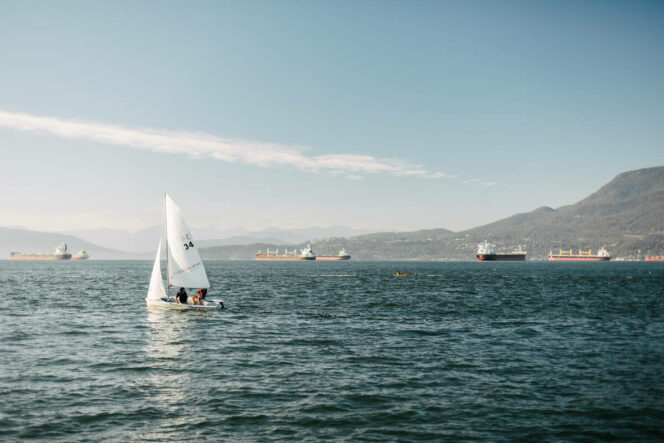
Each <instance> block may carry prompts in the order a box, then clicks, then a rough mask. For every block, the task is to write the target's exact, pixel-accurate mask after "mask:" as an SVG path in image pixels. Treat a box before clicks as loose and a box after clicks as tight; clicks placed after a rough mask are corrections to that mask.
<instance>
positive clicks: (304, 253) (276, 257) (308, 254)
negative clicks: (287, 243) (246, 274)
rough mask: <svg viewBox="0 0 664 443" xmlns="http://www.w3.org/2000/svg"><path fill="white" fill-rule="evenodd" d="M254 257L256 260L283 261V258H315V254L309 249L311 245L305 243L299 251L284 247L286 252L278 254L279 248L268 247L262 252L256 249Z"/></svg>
mask: <svg viewBox="0 0 664 443" xmlns="http://www.w3.org/2000/svg"><path fill="white" fill-rule="evenodd" d="M254 257H255V258H256V260H272V261H284V260H288V261H290V260H316V254H314V251H313V250H312V249H311V245H307V247H306V248H304V249H301V250H300V253H299V254H298V253H297V249H293V250H292V251H289V250H288V249H286V252H284V253H283V254H279V249H277V250H276V251H270V249H269V248H268V250H267V252H265V253H264V254H263V253H262V252H260V251H258V252H257V253H256V254H255V255H254Z"/></svg>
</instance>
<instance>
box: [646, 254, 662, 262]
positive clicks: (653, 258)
mask: <svg viewBox="0 0 664 443" xmlns="http://www.w3.org/2000/svg"><path fill="white" fill-rule="evenodd" d="M644 260H645V261H664V255H658V256H653V257H646V258H645V259H644Z"/></svg>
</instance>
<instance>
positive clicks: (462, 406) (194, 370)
mask: <svg viewBox="0 0 664 443" xmlns="http://www.w3.org/2000/svg"><path fill="white" fill-rule="evenodd" d="M151 265H152V263H151V262H149V261H145V262H99V261H97V262H95V261H91V262H80V263H75V262H69V263H54V262H51V263H27V262H25V263H17V262H9V261H1V262H0V282H1V283H2V287H3V288H5V290H6V294H7V296H8V299H7V300H6V306H5V307H4V309H2V310H0V325H1V326H0V369H1V370H2V373H3V377H2V378H0V399H2V400H0V439H2V440H26V439H38V440H42V439H43V440H61V441H98V440H101V439H110V440H116V441H126V440H145V441H173V440H204V439H210V440H218V439H226V440H261V439H263V440H265V439H269V440H278V439H283V440H289V441H292V440H301V439H340V440H344V439H347V440H386V439H400V440H441V439H451V440H464V439H465V440H470V439H482V440H492V441H501V440H502V441H505V440H515V439H528V440H539V439H548V440H556V439H562V440H569V439H586V438H589V439H619V440H631V441H633V440H643V441H652V440H655V439H661V438H664V425H662V421H661V418H662V417H663V416H664V403H662V401H661V400H662V398H664V392H663V391H664V385H663V383H662V380H664V298H663V296H664V294H663V288H664V266H661V264H659V263H652V264H647V263H574V264H566V263H555V264H551V263H532V262H525V263H438V262H437V263H422V262H408V263H398V262H353V261H350V262H345V263H341V262H336V263H316V262H313V263H262V262H221V261H219V262H206V268H207V270H208V274H209V277H210V282H211V284H212V286H213V289H212V295H213V296H215V297H218V296H221V297H223V298H224V300H225V302H226V305H227V309H226V310H224V311H220V312H210V313H195V312H186V313H180V312H160V311H149V310H148V309H147V308H146V305H145V301H144V298H145V294H146V291H147V285H148V280H149V276H150V271H151ZM397 270H398V271H402V272H411V273H413V274H414V275H413V276H412V277H404V278H395V277H392V276H391V274H392V273H393V272H395V271H397ZM15 300H25V301H27V304H26V303H15V302H14V301H15Z"/></svg>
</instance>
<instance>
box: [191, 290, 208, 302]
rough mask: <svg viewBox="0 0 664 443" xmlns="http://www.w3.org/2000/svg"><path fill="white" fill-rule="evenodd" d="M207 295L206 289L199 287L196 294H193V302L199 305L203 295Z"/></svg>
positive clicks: (203, 297) (203, 298)
mask: <svg viewBox="0 0 664 443" xmlns="http://www.w3.org/2000/svg"><path fill="white" fill-rule="evenodd" d="M206 295H207V289H205V288H200V289H199V290H198V294H196V295H194V297H193V302H194V304H195V305H200V304H201V302H202V301H203V300H205V296H206Z"/></svg>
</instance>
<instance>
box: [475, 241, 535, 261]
mask: <svg viewBox="0 0 664 443" xmlns="http://www.w3.org/2000/svg"><path fill="white" fill-rule="evenodd" d="M494 246H495V245H492V244H491V243H487V241H486V240H484V241H483V242H482V243H480V244H479V245H477V259H478V260H479V261H526V254H527V252H526V251H523V250H521V246H519V248H518V249H516V250H514V251H512V252H510V253H507V254H496V253H495V252H494V249H493V248H494Z"/></svg>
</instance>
